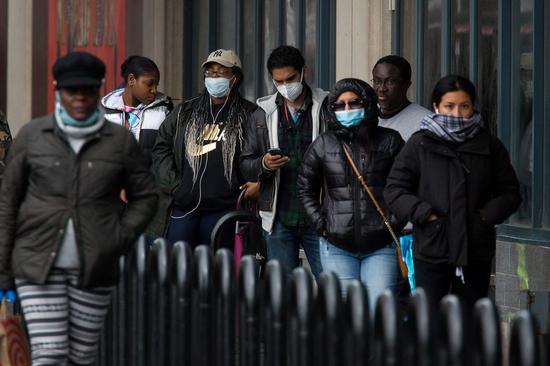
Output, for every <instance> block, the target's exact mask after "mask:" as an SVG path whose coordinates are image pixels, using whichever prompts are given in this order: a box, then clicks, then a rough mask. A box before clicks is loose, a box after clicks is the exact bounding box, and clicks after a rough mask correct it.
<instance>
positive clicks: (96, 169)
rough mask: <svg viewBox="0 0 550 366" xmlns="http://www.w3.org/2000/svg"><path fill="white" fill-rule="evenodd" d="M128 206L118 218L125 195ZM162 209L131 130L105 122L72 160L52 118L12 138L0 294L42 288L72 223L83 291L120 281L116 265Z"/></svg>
mask: <svg viewBox="0 0 550 366" xmlns="http://www.w3.org/2000/svg"><path fill="white" fill-rule="evenodd" d="M122 189H125V190H126V195H127V198H128V201H129V204H128V205H127V206H126V208H125V210H124V211H123V212H121V204H120V198H119V197H120V191H121V190H122ZM156 205H157V192H156V187H155V184H154V178H153V176H152V173H150V171H149V169H148V166H147V164H146V162H145V159H144V157H143V154H142V152H141V149H140V148H139V146H138V144H137V142H136V141H135V139H134V138H133V137H132V135H131V134H130V132H128V131H126V130H125V129H124V128H123V127H120V126H116V125H115V124H113V123H105V124H104V125H103V127H102V128H101V129H100V130H99V131H98V132H97V133H95V134H94V135H92V136H91V137H90V138H89V140H88V141H87V142H86V143H85V145H84V146H83V147H82V148H81V150H80V151H79V153H78V154H75V153H74V152H73V150H72V149H71V147H70V146H69V144H68V142H67V141H66V140H65V138H64V136H63V135H62V133H61V131H60V130H59V128H58V127H57V126H56V123H55V120H54V117H53V116H52V115H49V116H46V117H42V118H39V119H36V120H33V121H31V122H30V123H28V124H27V125H26V126H24V127H23V128H22V129H21V131H20V132H19V134H18V136H17V138H16V139H15V141H14V143H13V145H12V147H11V149H10V151H9V153H8V158H7V163H6V170H5V172H4V180H3V182H2V189H1V192H0V289H5V288H11V287H12V286H13V282H12V281H13V278H14V277H17V278H23V279H27V280H29V281H31V282H33V283H38V284H42V283H44V282H45V281H46V278H47V276H48V274H49V272H50V269H51V268H52V265H53V263H54V262H55V259H56V256H57V253H58V251H59V247H60V244H61V240H62V238H63V233H64V229H65V227H66V224H67V220H68V219H69V218H72V220H73V223H74V226H75V235H76V241H77V245H78V250H79V257H80V286H82V287H96V286H110V285H113V284H114V283H115V280H116V274H117V272H118V259H119V257H120V255H122V254H124V253H125V252H126V251H127V250H128V249H129V247H130V245H131V244H132V243H133V242H134V241H135V240H136V239H137V237H138V236H139V235H140V234H141V233H142V231H143V230H144V229H145V226H146V225H147V223H148V221H149V219H150V218H151V216H152V214H153V213H154V211H155V209H156Z"/></svg>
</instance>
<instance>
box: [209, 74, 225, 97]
mask: <svg viewBox="0 0 550 366" xmlns="http://www.w3.org/2000/svg"><path fill="white" fill-rule="evenodd" d="M230 81H231V80H230V79H226V78H224V77H218V78H204V86H205V87H206V90H208V94H210V95H211V96H213V97H216V98H223V97H225V96H226V95H227V94H229V92H230V91H231V86H230Z"/></svg>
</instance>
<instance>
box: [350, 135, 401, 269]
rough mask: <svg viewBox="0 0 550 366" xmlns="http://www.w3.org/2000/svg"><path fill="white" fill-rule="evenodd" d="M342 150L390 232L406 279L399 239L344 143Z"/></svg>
mask: <svg viewBox="0 0 550 366" xmlns="http://www.w3.org/2000/svg"><path fill="white" fill-rule="evenodd" d="M342 149H343V150H344V155H346V158H347V159H348V161H349V163H350V165H351V168H352V169H353V172H354V173H355V175H356V176H357V179H358V180H359V182H360V183H361V185H362V186H363V189H364V190H365V192H367V194H368V196H369V198H370V200H371V201H372V203H373V204H374V207H376V211H378V214H380V217H382V220H383V221H384V225H386V228H387V229H388V231H389V232H390V235H391V237H392V239H393V241H394V243H395V250H396V251H397V256H398V259H399V260H398V262H399V269H400V270H401V275H402V276H403V278H407V276H408V271H407V266H406V265H405V261H404V260H403V253H402V252H401V246H400V245H399V239H398V238H397V235H395V232H394V231H393V229H392V227H391V225H390V222H389V221H388V218H387V217H386V215H385V214H384V211H383V210H382V208H381V207H380V204H379V203H378V201H377V200H376V198H375V197H374V195H373V194H372V192H371V190H370V188H369V186H368V185H367V181H366V180H365V178H363V176H362V175H361V173H360V172H359V169H357V165H355V162H354V161H353V158H352V157H351V154H350V153H349V151H348V148H347V147H346V144H345V143H342Z"/></svg>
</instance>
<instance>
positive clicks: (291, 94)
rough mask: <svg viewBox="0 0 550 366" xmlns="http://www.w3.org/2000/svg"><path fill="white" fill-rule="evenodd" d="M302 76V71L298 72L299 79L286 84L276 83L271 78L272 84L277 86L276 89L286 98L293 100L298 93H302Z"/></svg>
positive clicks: (296, 97)
mask: <svg viewBox="0 0 550 366" xmlns="http://www.w3.org/2000/svg"><path fill="white" fill-rule="evenodd" d="M303 78H304V71H303V70H302V72H301V73H300V81H299V82H298V81H295V82H293V83H287V84H281V85H277V83H276V82H275V80H273V85H275V87H276V88H277V91H278V92H279V93H280V94H281V95H282V96H283V97H284V98H285V99H287V100H289V101H291V102H294V101H295V100H296V99H298V97H299V96H300V95H302V91H303V90H304V84H302V80H303Z"/></svg>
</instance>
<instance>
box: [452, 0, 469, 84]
mask: <svg viewBox="0 0 550 366" xmlns="http://www.w3.org/2000/svg"><path fill="white" fill-rule="evenodd" d="M451 4H452V5H451V14H452V15H451V22H452V26H451V45H452V50H451V51H452V55H451V72H452V73H454V74H458V75H461V76H464V77H468V73H469V70H470V67H469V65H470V62H469V57H470V0H457V1H453V2H452V3H451Z"/></svg>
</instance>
